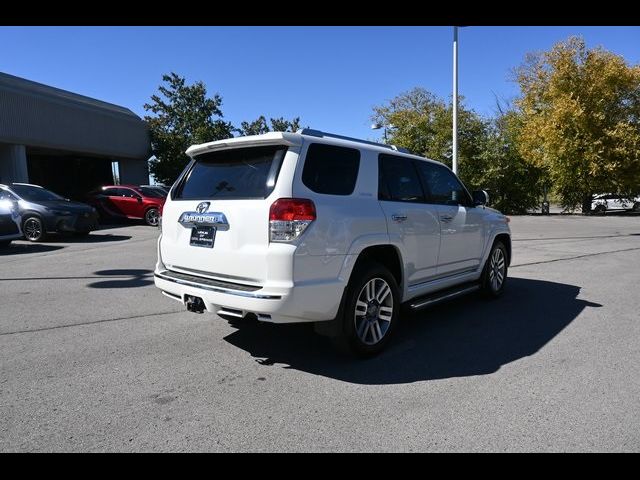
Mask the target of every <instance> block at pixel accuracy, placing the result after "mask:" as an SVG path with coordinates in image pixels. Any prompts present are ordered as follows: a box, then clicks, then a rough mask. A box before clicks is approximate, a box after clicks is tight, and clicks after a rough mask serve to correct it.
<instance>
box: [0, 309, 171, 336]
mask: <svg viewBox="0 0 640 480" xmlns="http://www.w3.org/2000/svg"><path fill="white" fill-rule="evenodd" d="M182 311H183V310H175V311H171V312H157V313H147V314H144V315H131V316H129V317H118V318H105V319H103V320H94V321H92V322H78V323H68V324H66V325H56V326H54V327H43V328H32V329H29V330H15V331H13V332H3V333H0V337H4V336H6V335H15V334H18V333H35V332H44V331H47V330H58V329H61V328H69V327H80V326H83V325H94V324H97V323H107V322H118V321H121V320H133V319H135V318H145V317H156V316H160V315H170V314H173V313H180V312H182Z"/></svg>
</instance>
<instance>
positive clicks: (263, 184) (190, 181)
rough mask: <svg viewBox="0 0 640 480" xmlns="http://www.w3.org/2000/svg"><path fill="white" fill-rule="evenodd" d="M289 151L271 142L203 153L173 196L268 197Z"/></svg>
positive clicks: (205, 197)
mask: <svg viewBox="0 0 640 480" xmlns="http://www.w3.org/2000/svg"><path fill="white" fill-rule="evenodd" d="M286 152H287V147H285V146H282V145H270V146H265V147H246V148H234V149H229V150H220V151H217V152H210V153H203V154H200V155H198V156H196V157H195V162H194V164H193V166H192V167H191V169H190V171H189V172H187V175H186V176H185V177H184V179H183V180H182V181H181V182H180V184H179V185H178V186H177V188H176V189H175V193H174V194H173V198H174V199H181V200H200V199H211V198H221V199H222V198H226V199H239V198H266V197H268V196H269V194H270V193H271V192H272V191H273V188H274V187H275V185H276V181H277V179H278V174H279V173H280V166H281V165H282V159H283V158H284V154H285V153H286Z"/></svg>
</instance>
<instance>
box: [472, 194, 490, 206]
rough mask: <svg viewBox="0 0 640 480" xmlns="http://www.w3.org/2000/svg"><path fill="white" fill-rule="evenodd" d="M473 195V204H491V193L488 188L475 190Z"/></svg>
mask: <svg viewBox="0 0 640 480" xmlns="http://www.w3.org/2000/svg"><path fill="white" fill-rule="evenodd" d="M471 196H472V197H473V204H474V205H475V206H478V205H489V194H488V193H487V192H486V190H474V191H473V192H471Z"/></svg>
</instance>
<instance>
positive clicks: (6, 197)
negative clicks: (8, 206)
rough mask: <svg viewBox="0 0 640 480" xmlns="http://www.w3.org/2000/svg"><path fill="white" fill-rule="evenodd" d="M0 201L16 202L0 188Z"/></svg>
mask: <svg viewBox="0 0 640 480" xmlns="http://www.w3.org/2000/svg"><path fill="white" fill-rule="evenodd" d="M0 200H18V199H17V198H16V197H15V196H14V195H13V194H12V193H11V192H8V191H6V190H4V189H2V188H0Z"/></svg>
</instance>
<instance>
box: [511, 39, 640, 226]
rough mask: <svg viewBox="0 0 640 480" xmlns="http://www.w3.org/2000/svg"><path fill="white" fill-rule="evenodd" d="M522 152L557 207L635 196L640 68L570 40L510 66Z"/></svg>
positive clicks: (639, 170)
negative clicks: (540, 172)
mask: <svg viewBox="0 0 640 480" xmlns="http://www.w3.org/2000/svg"><path fill="white" fill-rule="evenodd" d="M515 73H516V79H517V81H518V83H519V84H520V88H521V92H522V94H521V97H520V98H519V99H518V100H516V105H517V107H518V109H519V114H520V115H519V116H520V120H521V125H520V126H521V128H520V132H519V135H518V137H519V138H518V142H517V143H518V148H519V151H520V153H521V155H522V156H523V157H524V158H526V159H527V160H529V161H532V162H534V163H535V164H537V165H538V166H541V167H543V168H544V169H545V170H546V172H547V174H548V175H549V177H550V180H551V182H552V184H553V186H554V189H555V191H556V192H557V194H558V195H559V197H560V199H561V201H562V203H563V205H564V206H565V207H568V208H571V209H573V208H575V207H577V206H579V205H581V206H582V211H583V213H587V212H588V211H589V210H590V208H591V199H592V196H593V194H595V193H619V194H623V195H629V196H631V195H635V194H637V193H639V192H640V65H629V64H627V62H626V61H625V60H624V58H622V57H621V56H619V55H616V54H614V53H611V52H608V51H606V50H604V49H603V48H600V47H599V48H594V49H588V48H587V47H586V46H585V42H584V40H583V39H582V38H579V37H571V38H569V39H568V40H567V41H566V42H561V43H558V44H556V45H555V46H554V47H553V48H552V49H551V50H550V51H547V52H542V53H538V54H529V55H527V58H526V60H525V62H524V63H523V65H521V66H520V67H519V68H517V69H516V71H515Z"/></svg>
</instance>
